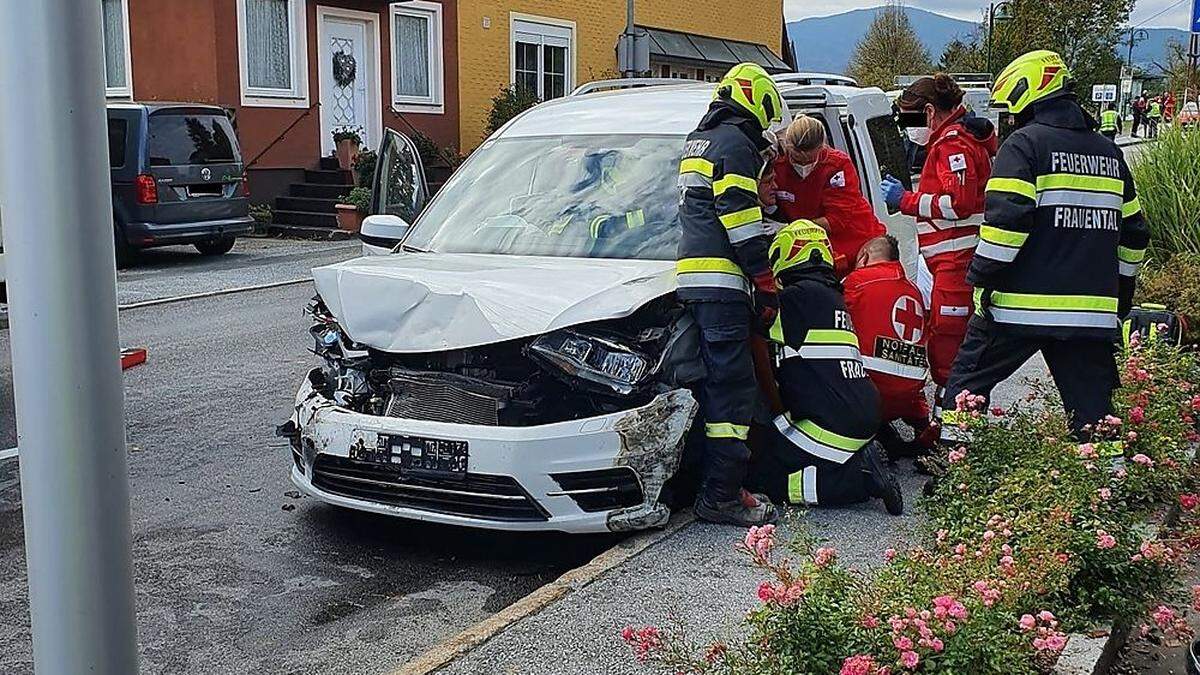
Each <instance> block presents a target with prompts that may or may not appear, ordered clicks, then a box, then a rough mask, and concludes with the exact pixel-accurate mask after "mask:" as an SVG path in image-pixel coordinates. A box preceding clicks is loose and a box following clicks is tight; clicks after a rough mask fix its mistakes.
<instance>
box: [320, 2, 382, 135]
mask: <svg viewBox="0 0 1200 675" xmlns="http://www.w3.org/2000/svg"><path fill="white" fill-rule="evenodd" d="M323 9H324V8H323ZM351 14H357V13H351V12H347V13H346V15H343V14H340V13H333V12H332V11H328V12H323V13H322V14H321V15H320V17H319V21H320V24H321V25H320V28H321V30H320V49H319V51H318V57H317V58H318V59H319V60H320V77H321V127H322V129H321V131H322V135H323V138H322V140H321V148H322V151H323V152H324V153H326V154H328V153H329V151H330V150H332V149H333V131H334V130H335V129H337V128H339V127H347V126H348V127H358V128H359V129H360V130H359V134H361V135H362V139H363V147H364V148H374V147H375V146H376V145H377V144H378V143H379V140H380V139H379V138H376V136H377V135H378V134H379V125H378V124H377V123H376V122H377V120H378V118H379V114H380V104H379V99H378V83H377V77H378V75H377V74H378V68H379V64H378V58H377V57H376V54H378V53H379V50H378V46H377V44H376V40H377V35H378V32H377V30H376V26H375V25H374V24H373V20H371V19H366V18H359V17H356V16H351Z"/></svg>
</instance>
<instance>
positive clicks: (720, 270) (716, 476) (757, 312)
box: [676, 63, 783, 526]
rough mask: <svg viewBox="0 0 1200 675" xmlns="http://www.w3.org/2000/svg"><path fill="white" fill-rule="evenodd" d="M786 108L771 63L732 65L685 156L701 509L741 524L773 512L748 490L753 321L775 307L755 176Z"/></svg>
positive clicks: (683, 273) (683, 203)
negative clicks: (700, 362)
mask: <svg viewBox="0 0 1200 675" xmlns="http://www.w3.org/2000/svg"><path fill="white" fill-rule="evenodd" d="M782 108H783V103H782V101H781V100H780V98H779V90H778V89H776V87H775V82H774V81H773V80H772V79H771V78H770V76H769V75H767V73H766V71H764V70H763V69H762V68H761V67H760V66H758V65H755V64H752V63H743V64H740V65H737V66H734V67H733V68H732V69H731V70H730V71H729V72H728V73H726V74H725V77H724V78H722V79H721V81H720V83H718V84H717V90H716V95H715V97H714V100H713V102H712V104H711V105H710V106H709V108H708V112H707V113H706V114H705V115H704V117H703V119H701V120H700V125H699V126H698V127H697V128H696V130H695V131H693V132H692V133H691V134H690V135H688V138H687V142H686V144H685V145H684V152H683V159H682V161H681V162H680V165H679V188H680V204H679V225H680V230H681V233H680V239H679V255H678V262H677V264H676V272H677V274H676V278H677V282H678V287H679V290H678V294H679V298H680V299H681V300H682V301H683V302H684V303H685V304H686V305H687V307H688V310H689V311H690V312H691V314H692V316H693V317H694V318H695V320H696V323H697V324H698V326H699V328H700V335H701V341H700V351H701V356H702V357H703V359H704V365H705V367H706V369H707V370H708V377H707V379H706V380H705V382H704V385H703V387H702V391H701V392H700V398H701V409H702V412H703V415H704V422H705V424H704V432H705V441H706V442H705V446H706V448H705V450H706V455H705V463H704V464H705V466H704V474H705V475H704V484H703V486H702V487H701V490H700V495H699V496H698V497H697V499H696V514H697V515H699V516H700V517H701V518H704V519H706V520H710V521H714V522H722V523H730V524H735V525H742V526H749V525H758V524H762V523H767V522H771V521H773V520H774V519H775V517H776V514H775V509H774V507H772V506H771V504H770V503H769V502H767V501H766V500H760V499H757V498H756V497H755V496H754V495H751V494H749V493H747V492H745V491H744V490H743V489H742V482H743V481H744V479H745V476H746V470H747V466H748V464H749V460H750V451H749V449H748V448H747V447H746V438H747V436H748V434H749V432H750V422H751V418H752V416H753V412H754V408H755V405H756V403H757V399H758V388H757V383H756V381H755V378H754V362H753V358H752V357H751V355H750V345H749V343H748V339H749V337H750V329H751V324H752V322H754V321H755V319H756V317H757V320H758V323H759V324H760V325H763V326H769V325H770V323H771V322H772V321H774V319H775V315H776V313H777V311H778V307H779V302H778V299H777V290H776V288H775V278H774V276H772V274H771V267H770V264H769V263H768V262H767V245H768V244H769V243H770V242H769V239H768V235H767V231H766V230H765V229H764V226H763V214H762V208H761V205H760V203H759V200H758V177H759V174H760V173H761V172H762V168H763V164H764V163H765V160H764V157H763V153H764V152H765V151H766V150H767V149H768V148H769V147H770V145H771V144H770V142H769V141H768V140H767V139H766V138H765V137H764V136H763V132H764V131H765V130H766V129H768V128H769V127H770V126H771V125H772V124H773V123H778V122H779V121H780V120H781V118H782ZM764 330H765V329H764Z"/></svg>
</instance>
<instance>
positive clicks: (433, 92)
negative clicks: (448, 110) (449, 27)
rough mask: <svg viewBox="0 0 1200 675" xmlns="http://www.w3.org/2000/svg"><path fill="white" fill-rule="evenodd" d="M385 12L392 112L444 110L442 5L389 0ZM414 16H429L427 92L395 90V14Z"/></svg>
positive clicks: (433, 111)
mask: <svg viewBox="0 0 1200 675" xmlns="http://www.w3.org/2000/svg"><path fill="white" fill-rule="evenodd" d="M389 7H390V10H391V11H389V12H388V39H389V40H390V42H391V44H389V45H388V48H389V53H390V54H391V61H392V69H391V80H392V81H391V90H392V109H393V110H395V111H396V112H414V113H443V112H445V82H444V77H445V62H444V61H443V55H442V5H441V3H438V2H429V1H428V0H409V1H408V2H393V3H392V4H391V5H389ZM401 15H403V16H415V17H420V18H423V19H428V20H429V24H428V25H429V35H428V38H429V40H428V41H429V57H428V63H429V73H428V77H429V96H405V95H401V94H398V93H397V92H396V72H397V67H396V61H397V57H396V17H397V16H401Z"/></svg>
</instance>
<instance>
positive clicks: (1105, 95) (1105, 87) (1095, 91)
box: [1092, 0, 1200, 103]
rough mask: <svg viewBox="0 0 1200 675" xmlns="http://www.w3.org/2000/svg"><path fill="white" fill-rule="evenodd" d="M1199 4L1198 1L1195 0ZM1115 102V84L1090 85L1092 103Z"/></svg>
mask: <svg viewBox="0 0 1200 675" xmlns="http://www.w3.org/2000/svg"><path fill="white" fill-rule="evenodd" d="M1197 2H1200V0H1197ZM1115 100H1117V85H1115V84H1093V85H1092V101H1094V102H1096V103H1111V102H1113V101H1115Z"/></svg>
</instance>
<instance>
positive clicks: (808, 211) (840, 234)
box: [774, 148, 887, 271]
mask: <svg viewBox="0 0 1200 675" xmlns="http://www.w3.org/2000/svg"><path fill="white" fill-rule="evenodd" d="M775 209H776V210H775V214H774V217H775V219H776V220H779V221H781V222H784V223H790V222H792V221H794V220H799V219H801V218H805V219H808V220H812V219H814V218H825V219H827V220H828V221H829V245H830V247H831V248H833V256H834V264H835V266H836V267H837V268H838V269H839V270H842V269H845V270H847V271H848V270H849V268H850V267H853V265H854V259H855V258H856V257H858V251H859V249H861V248H862V246H863V244H865V243H867V242H868V241H869V240H871V239H874V238H875V237H882V236H883V235H885V234H887V230H886V229H885V228H884V226H883V223H881V222H879V218H877V217H876V216H875V209H874V208H872V207H871V203H870V202H868V201H867V199H866V197H864V196H863V193H862V187H861V184H860V182H859V178H858V171H857V170H855V168H854V162H852V161H850V156H849V155H847V154H846V153H844V152H842V151H841V150H838V149H836V148H825V149H824V151H822V153H821V157H820V159H819V160H818V161H817V166H816V167H815V168H814V169H813V170H812V173H810V174H808V176H807V177H805V178H801V177H800V175H799V174H797V173H796V170H795V169H793V168H792V164H791V162H789V161H788V158H787V155H780V156H778V157H776V158H775Z"/></svg>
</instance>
